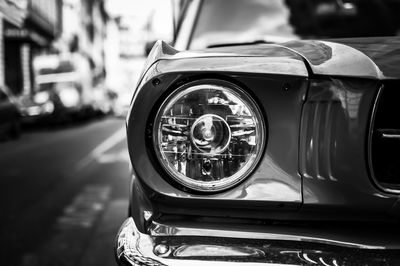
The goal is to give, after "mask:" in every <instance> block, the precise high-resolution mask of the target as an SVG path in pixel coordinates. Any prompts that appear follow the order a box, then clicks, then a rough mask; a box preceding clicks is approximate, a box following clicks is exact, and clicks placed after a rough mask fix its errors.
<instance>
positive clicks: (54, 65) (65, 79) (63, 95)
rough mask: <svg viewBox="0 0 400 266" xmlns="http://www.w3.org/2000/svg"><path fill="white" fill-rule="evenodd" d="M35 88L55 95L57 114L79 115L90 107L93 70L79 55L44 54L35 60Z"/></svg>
mask: <svg viewBox="0 0 400 266" xmlns="http://www.w3.org/2000/svg"><path fill="white" fill-rule="evenodd" d="M34 66H35V72H36V75H35V81H36V87H37V91H39V92H47V93H49V94H50V95H54V96H55V97H56V98H57V104H56V105H55V113H57V117H63V118H68V117H69V118H72V119H81V118H85V117H89V116H91V115H92V114H93V113H94V110H93V105H92V102H93V87H92V73H91V71H90V67H89V64H88V62H87V60H85V59H84V58H82V57H81V56H79V55H76V54H72V55H69V56H65V55H43V56H38V57H36V58H35V60H34Z"/></svg>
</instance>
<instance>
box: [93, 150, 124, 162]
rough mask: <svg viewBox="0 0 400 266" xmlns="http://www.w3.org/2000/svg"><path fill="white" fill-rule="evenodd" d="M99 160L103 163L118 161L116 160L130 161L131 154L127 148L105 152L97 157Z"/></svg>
mask: <svg viewBox="0 0 400 266" xmlns="http://www.w3.org/2000/svg"><path fill="white" fill-rule="evenodd" d="M97 161H98V162H99V163H101V164H108V163H116V162H128V163H129V162H130V160H129V154H128V151H126V150H121V151H119V152H113V153H105V154H102V155H101V156H99V157H98V158H97Z"/></svg>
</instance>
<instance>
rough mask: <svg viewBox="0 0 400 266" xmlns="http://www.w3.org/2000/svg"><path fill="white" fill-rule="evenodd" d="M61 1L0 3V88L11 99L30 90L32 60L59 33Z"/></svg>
mask: <svg viewBox="0 0 400 266" xmlns="http://www.w3.org/2000/svg"><path fill="white" fill-rule="evenodd" d="M60 17H61V0H49V1H41V0H1V1H0V36H1V37H0V39H1V41H0V54H1V56H0V85H4V84H5V85H7V87H8V88H9V90H10V91H11V93H13V94H15V95H21V94H29V93H30V92H31V90H32V88H33V86H32V84H33V82H34V81H33V79H34V77H33V68H32V57H33V55H34V54H35V53H37V52H40V51H41V50H48V49H50V47H51V43H52V41H53V40H54V39H55V38H56V37H57V36H58V35H59V33H60V32H61V25H62V24H61V23H62V22H61V19H60Z"/></svg>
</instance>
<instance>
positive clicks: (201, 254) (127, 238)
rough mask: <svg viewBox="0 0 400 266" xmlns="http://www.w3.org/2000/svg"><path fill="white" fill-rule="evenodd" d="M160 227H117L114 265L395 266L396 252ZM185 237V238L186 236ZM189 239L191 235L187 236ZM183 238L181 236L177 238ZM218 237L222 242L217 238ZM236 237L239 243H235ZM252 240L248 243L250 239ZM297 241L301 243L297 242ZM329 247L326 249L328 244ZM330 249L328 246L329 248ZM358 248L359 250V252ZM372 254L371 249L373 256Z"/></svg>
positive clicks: (281, 237)
mask: <svg viewBox="0 0 400 266" xmlns="http://www.w3.org/2000/svg"><path fill="white" fill-rule="evenodd" d="M159 226H164V227H166V228H164V229H165V230H166V233H165V234H162V235H154V234H153V233H154V230H153V229H150V232H149V234H147V233H141V232H140V231H139V230H138V229H137V227H136V225H135V222H134V220H133V218H132V217H130V218H128V219H127V220H126V221H125V222H124V224H123V225H122V227H121V229H120V231H119V233H118V235H117V239H116V246H115V255H116V259H117V262H118V264H119V265H124V266H126V265H152V266H165V265H191V266H195V265H199V266H204V265H211V266H213V265H226V266H229V265H243V264H245V265H247V266H253V265H254V266H260V265H304V264H305V263H307V264H309V263H316V264H319V262H320V263H322V264H323V265H344V264H349V265H350V264H351V265H353V264H355V265H356V264H358V263H360V264H373V262H374V261H375V260H376V258H377V257H376V256H378V257H379V258H381V259H383V260H384V261H385V260H386V262H387V263H388V264H393V265H398V262H399V259H400V257H399V255H398V253H396V254H397V255H395V256H394V255H393V254H395V253H394V252H397V250H392V251H391V250H382V249H381V247H375V246H365V245H358V244H353V243H344V244H345V246H342V244H343V243H340V244H339V245H338V241H327V243H326V244H321V243H319V242H318V241H315V240H317V239H312V242H307V240H306V241H303V240H304V237H297V238H296V237H292V238H290V239H289V240H288V241H287V240H286V239H287V237H285V235H284V234H280V235H276V236H275V238H271V236H272V235H271V234H265V233H264V234H263V233H260V234H256V233H254V232H245V231H229V230H224V229H222V230H217V229H215V230H207V229H206V230H204V229H199V228H197V229H198V230H197V231H194V230H193V228H190V229H188V228H186V229H185V228H182V227H180V228H179V229H178V228H176V227H173V226H168V225H160V224H159ZM188 233H189V234H188ZM190 233H196V234H195V235H191V234H190ZM181 234H182V235H181ZM218 235H221V236H218ZM238 236H241V237H243V238H240V237H238ZM255 236H257V238H254V239H252V237H255ZM298 241H301V242H298ZM328 242H329V243H328ZM331 244H332V245H331ZM360 248H361V249H360ZM371 249H374V250H373V252H372V251H371Z"/></svg>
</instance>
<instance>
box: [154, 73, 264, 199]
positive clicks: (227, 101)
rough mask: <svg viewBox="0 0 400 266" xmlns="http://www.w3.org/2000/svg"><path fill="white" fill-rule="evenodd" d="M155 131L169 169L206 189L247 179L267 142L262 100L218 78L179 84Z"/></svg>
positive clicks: (197, 187)
mask: <svg viewBox="0 0 400 266" xmlns="http://www.w3.org/2000/svg"><path fill="white" fill-rule="evenodd" d="M153 132H154V136H153V137H154V145H155V149H156V153H157V155H158V158H159V160H160V162H161V165H162V166H163V167H164V169H165V170H166V171H167V172H168V173H169V174H170V175H171V177H172V178H174V180H175V181H177V182H178V183H180V184H181V185H184V186H185V187H188V188H190V189H193V190H196V191H203V192H205V191H209V192H216V191H221V190H224V189H227V188H229V187H232V186H234V185H235V184H237V183H239V182H240V181H241V180H243V179H244V178H245V177H246V176H248V174H249V173H250V172H251V171H252V170H253V169H254V167H255V166H256V164H257V162H258V161H259V159H260V157H261V155H262V150H263V147H264V143H265V125H264V120H263V118H262V115H261V112H260V110H259V109H258V107H257V105H256V103H255V102H254V101H253V100H252V99H251V98H250V96H249V95H248V94H247V93H245V92H244V91H243V90H242V89H240V88H239V87H237V86H236V85H234V84H232V83H229V82H225V81H224V82H222V81H217V80H207V81H204V82H195V83H189V84H187V85H184V86H182V87H181V88H178V89H177V90H176V91H175V92H174V93H173V94H172V95H171V96H170V97H168V99H167V100H166V101H165V102H164V103H163V104H162V106H161V108H160V110H159V112H158V114H157V116H156V119H155V123H154V128H153Z"/></svg>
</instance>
